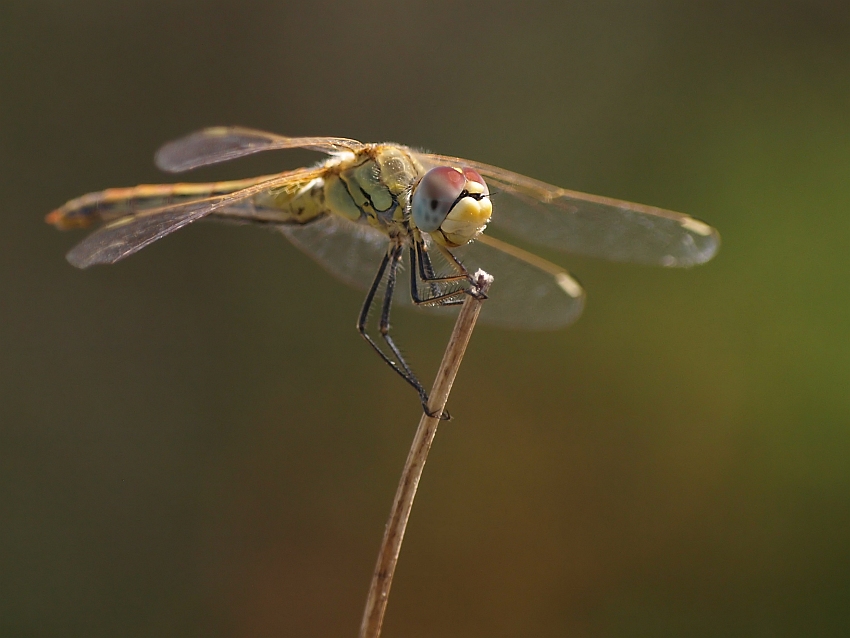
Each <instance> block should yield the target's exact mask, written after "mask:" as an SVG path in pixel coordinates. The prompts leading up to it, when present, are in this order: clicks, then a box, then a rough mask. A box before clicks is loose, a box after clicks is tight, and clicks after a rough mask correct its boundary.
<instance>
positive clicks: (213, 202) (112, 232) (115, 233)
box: [48, 167, 324, 268]
mask: <svg viewBox="0 0 850 638" xmlns="http://www.w3.org/2000/svg"><path fill="white" fill-rule="evenodd" d="M323 172H324V168H323V167H318V168H309V169H308V168H304V169H298V170H295V171H290V172H287V173H282V174H280V175H277V176H274V177H271V178H269V179H267V180H265V181H261V182H259V183H255V184H253V185H251V186H247V187H245V188H240V189H238V190H235V191H233V192H231V193H226V194H220V195H213V196H208V197H200V198H197V199H190V200H189V201H182V202H179V203H176V204H170V205H167V206H160V207H157V208H145V207H144V205H143V204H141V205H140V206H139V207H140V208H141V210H139V211H138V212H134V213H132V214H129V215H125V216H123V217H119V218H117V219H114V220H112V221H108V222H107V223H106V224H105V225H104V226H103V227H101V228H100V229H98V230H96V231H95V232H93V233H92V234H91V235H89V236H88V237H86V238H85V239H84V240H83V241H82V242H80V243H79V244H77V246H75V247H74V248H73V249H72V250H71V251H70V252H69V253H68V255H67V258H68V261H69V262H71V264H72V265H74V266H76V267H77V268H88V267H89V266H93V265H95V264H112V263H115V262H116V261H119V260H121V259H124V257H127V256H129V255H132V254H133V253H135V252H138V251H139V250H141V249H142V248H144V247H145V246H148V245H149V244H152V243H153V242H155V241H156V240H157V239H161V238H162V237H165V236H166V235H169V234H171V233H173V232H174V231H176V230H179V229H180V228H183V227H184V226H186V225H187V224H190V223H192V222H194V221H196V220H198V219H201V218H203V217H206V216H207V215H209V214H210V213H214V212H215V213H218V214H225V215H226V214H227V212H228V210H232V211H233V214H234V216H236V217H238V218H243V219H244V218H246V216H247V215H246V212H245V210H244V207H243V206H241V204H243V203H244V202H245V201H246V200H247V199H248V198H250V197H253V196H255V195H259V194H261V193H264V192H267V191H269V190H273V189H281V188H290V187H292V188H294V187H297V185H299V184H307V183H309V182H310V181H311V180H313V179H315V178H317V177H320V176H321V175H322V173H323ZM143 188H145V189H150V188H151V187H143ZM133 190H134V189H123V192H125V193H131V192H133ZM108 192H109V191H104V193H108ZM98 195H100V194H98V193H93V194H91V195H86V196H83V197H81V198H78V199H77V200H74V201H81V202H82V201H85V202H89V201H96V200H97V197H98ZM71 203H73V202H71ZM71 203H69V204H71ZM113 203H114V202H113ZM68 206H69V205H68V204H66V207H68ZM66 207H63V208H62V209H58V210H57V211H54V213H51V214H50V215H48V221H50V222H52V223H54V224H56V225H60V219H61V217H60V216H58V215H56V213H59V212H61V211H62V210H63V209H64V208H66ZM71 212H73V209H71Z"/></svg>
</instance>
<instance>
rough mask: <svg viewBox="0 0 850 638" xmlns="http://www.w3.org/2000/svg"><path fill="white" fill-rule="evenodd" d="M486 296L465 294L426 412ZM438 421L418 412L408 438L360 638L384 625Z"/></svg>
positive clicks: (482, 285)
mask: <svg viewBox="0 0 850 638" xmlns="http://www.w3.org/2000/svg"><path fill="white" fill-rule="evenodd" d="M475 280H476V285H475V286H474V288H473V290H477V291H479V292H481V293H485V294H486V292H487V289H488V288H489V287H490V284H491V283H492V282H493V278H492V277H491V276H490V275H488V274H487V273H485V272H484V271H483V270H479V271H478V272H477V273H475ZM484 299H485V297H484V296H483V295H481V296H475V295H469V296H468V297H467V298H466V300H465V301H464V303H463V306H462V307H461V310H460V314H459V315H458V318H457V322H456V323H455V327H454V331H453V332H452V336H451V337H450V338H449V344H448V346H446V352H445V354H443V361H442V363H441V364H440V369H439V370H438V371H437V378H436V379H435V380H434V387H433V388H432V389H431V395H430V398H429V400H428V411H429V412H430V413H431V414H436V415H439V414H442V412H443V408H445V407H446V402H447V401H448V399H449V393H450V392H451V390H452V384H453V383H454V380H455V376H456V375H457V371H458V368H459V367H460V362H461V360H462V359H463V354H464V352H466V346H467V344H468V343H469V338H470V337H471V336H472V329H473V328H474V327H475V322H476V321H477V320H478V313H479V312H480V311H481V304H482V303H483V302H484ZM439 423H440V419H439V418H437V417H432V416H428V415H427V414H425V413H424V412H423V414H422V418H421V419H420V420H419V427H418V428H417V430H416V435H415V436H414V437H413V444H412V445H411V447H410V452H409V454H408V455H407V461H406V462H405V464H404V470H402V473H401V480H400V481H399V484H398V489H397V490H396V493H395V500H394V501H393V507H392V511H391V512H390V518H389V521H387V527H386V529H385V530H384V540H383V541H382V542H381V550H380V552H379V553H378V563H377V564H376V565H375V573H374V574H373V575H372V584H371V585H370V587H369V596H368V597H367V598H366V609H365V610H364V612H363V621H362V622H361V624H360V638H378V636H380V634H381V624H382V623H383V621H384V612H385V611H386V609H387V599H388V597H389V594H390V586H391V585H392V582H393V574H395V567H396V563H398V555H399V552H400V551H401V542H402V540H403V539H404V530H405V528H406V527H407V519H408V517H409V516H410V509H411V508H412V507H413V498H414V497H415V496H416V488H417V487H418V486H419V479H420V478H421V476H422V470H423V469H424V467H425V460H426V459H427V458H428V451H429V450H430V449H431V443H432V442H433V441H434V435H435V434H436V433H437V425H438V424H439Z"/></svg>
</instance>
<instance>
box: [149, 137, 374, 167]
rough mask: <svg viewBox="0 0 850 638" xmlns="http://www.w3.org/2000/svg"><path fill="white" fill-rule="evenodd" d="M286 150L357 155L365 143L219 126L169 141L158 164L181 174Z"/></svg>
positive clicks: (160, 154)
mask: <svg viewBox="0 0 850 638" xmlns="http://www.w3.org/2000/svg"><path fill="white" fill-rule="evenodd" d="M285 148H306V149H309V150H313V151H320V152H323V153H328V154H333V153H339V152H343V151H352V152H356V151H358V150H360V149H362V148H363V144H361V143H360V142H358V141H356V140H350V139H347V138H344V137H285V136H283V135H275V134H274V133H266V132H264V131H256V130H254V129H249V128H241V127H228V126H218V127H214V128H208V129H204V130H202V131H197V132H195V133H190V134H189V135H187V136H186V137H181V138H180V139H179V140H174V141H173V142H167V143H166V144H165V145H163V146H162V148H160V149H159V150H158V151H157V152H156V156H155V162H156V165H157V166H158V167H159V168H161V169H162V170H164V171H168V172H169V173H179V172H181V171H188V170H190V169H193V168H198V167H199V166H206V165H208V164H216V163H218V162H224V161H227V160H231V159H235V158H237V157H244V156H245V155H251V154H252V153H259V152H260V151H271V150H275V149H285Z"/></svg>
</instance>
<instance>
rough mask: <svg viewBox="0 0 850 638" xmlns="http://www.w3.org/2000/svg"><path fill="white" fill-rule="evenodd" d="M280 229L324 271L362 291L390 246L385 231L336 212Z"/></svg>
mask: <svg viewBox="0 0 850 638" xmlns="http://www.w3.org/2000/svg"><path fill="white" fill-rule="evenodd" d="M278 230H280V231H281V232H282V233H283V234H284V235H286V237H287V238H288V239H289V241H291V242H292V243H293V244H295V246H296V247H298V248H299V249H301V250H302V251H304V252H305V253H307V254H308V255H309V256H310V257H312V258H313V259H315V260H316V261H317V262H319V265H321V266H322V267H323V268H325V270H327V271H328V272H330V273H331V274H332V275H334V276H335V277H337V278H339V279H340V280H342V281H343V282H345V283H347V284H348V285H349V286H353V287H355V288H360V289H362V290H365V289H367V288H368V287H369V286H370V285H371V284H372V281H373V280H374V278H375V274H376V273H377V272H378V266H379V265H380V263H381V259H383V257H384V255H385V254H386V253H387V249H388V247H389V238H388V237H387V236H386V235H385V234H383V233H382V232H380V231H378V230H376V229H375V228H372V227H371V226H369V225H367V224H358V223H355V222H352V221H349V220H347V219H344V218H342V217H338V216H336V215H325V216H324V217H320V218H318V219H315V220H313V221H311V222H310V223H307V224H303V225H296V224H292V225H282V226H279V227H278ZM399 296H409V295H407V294H406V292H405V295H399Z"/></svg>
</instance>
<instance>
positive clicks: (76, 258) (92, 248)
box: [67, 203, 210, 268]
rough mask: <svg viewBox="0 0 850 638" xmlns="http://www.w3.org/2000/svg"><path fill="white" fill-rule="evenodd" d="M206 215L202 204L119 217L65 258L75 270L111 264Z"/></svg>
mask: <svg viewBox="0 0 850 638" xmlns="http://www.w3.org/2000/svg"><path fill="white" fill-rule="evenodd" d="M209 213H210V210H209V206H208V205H207V204H206V203H203V204H194V205H187V204H184V205H181V206H180V207H179V208H177V209H176V210H169V211H164V212H143V213H138V214H137V215H134V216H131V217H122V218H120V219H118V220H116V221H114V222H111V223H109V224H106V225H105V226H104V227H103V228H100V229H98V230H96V231H95V232H93V233H92V234H91V235H89V236H88V237H86V238H85V239H84V240H83V241H81V242H80V243H79V244H77V245H76V246H74V248H72V249H71V251H70V252H69V253H68V254H67V259H68V261H69V262H71V265H73V266H76V267H77V268H88V267H89V266H93V265H95V264H114V263H115V262H116V261H119V260H121V259H123V258H124V257H127V256H129V255H132V254H133V253H135V252H138V251H140V250H141V249H142V248H144V247H145V246H147V245H148V244H152V243H153V242H155V241H156V240H157V239H160V238H161V237H165V236H166V235H168V234H170V233H173V232H174V231H175V230H179V229H180V228H183V226H185V225H186V224H191V223H192V222H193V221H195V220H196V219H200V218H201V217H204V216H206V215H208V214H209Z"/></svg>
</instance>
